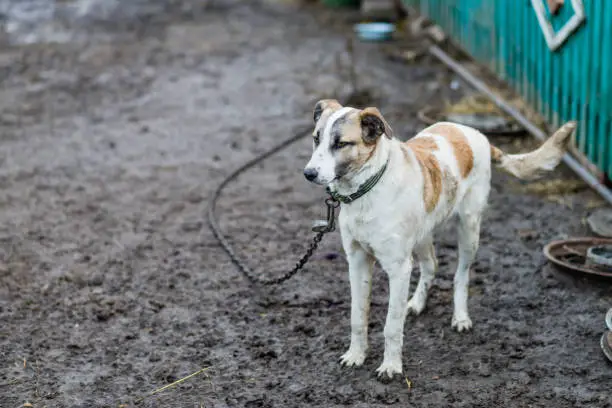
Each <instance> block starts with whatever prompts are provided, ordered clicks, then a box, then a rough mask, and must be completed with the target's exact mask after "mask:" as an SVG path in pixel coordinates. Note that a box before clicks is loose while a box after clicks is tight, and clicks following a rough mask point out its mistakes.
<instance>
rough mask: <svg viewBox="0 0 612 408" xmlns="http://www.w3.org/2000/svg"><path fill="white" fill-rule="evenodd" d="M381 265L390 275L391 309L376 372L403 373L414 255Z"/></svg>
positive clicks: (388, 312)
mask: <svg viewBox="0 0 612 408" xmlns="http://www.w3.org/2000/svg"><path fill="white" fill-rule="evenodd" d="M409 253H410V252H409ZM381 266H382V267H383V269H384V270H385V271H386V272H387V275H388V276H389V310H388V311H387V320H386V321H385V330H384V334H385V356H384V359H383V362H382V364H381V365H380V367H378V369H377V370H376V372H377V373H378V375H379V376H383V375H387V376H388V377H389V378H392V377H393V375H394V374H401V373H402V345H403V340H404V322H405V321H406V313H407V312H408V292H409V289H410V274H411V272H412V256H411V255H408V256H407V258H406V259H405V260H404V261H392V262H386V263H385V262H383V261H382V260H381Z"/></svg>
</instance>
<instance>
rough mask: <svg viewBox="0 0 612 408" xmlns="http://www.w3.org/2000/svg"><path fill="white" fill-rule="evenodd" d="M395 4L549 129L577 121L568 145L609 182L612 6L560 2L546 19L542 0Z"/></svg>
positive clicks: (609, 0)
mask: <svg viewBox="0 0 612 408" xmlns="http://www.w3.org/2000/svg"><path fill="white" fill-rule="evenodd" d="M403 1H404V3H405V4H406V5H407V6H410V7H412V8H413V9H415V10H417V11H418V12H419V13H420V14H422V15H424V16H426V17H428V18H430V19H431V20H432V21H434V22H436V23H437V24H439V25H440V26H441V27H442V28H443V29H444V30H445V31H446V33H447V34H448V35H449V36H450V37H451V39H452V40H453V41H454V42H455V43H457V44H458V45H459V46H461V47H462V48H463V49H465V50H466V51H467V52H468V53H469V54H471V55H472V56H473V57H474V58H475V59H476V60H477V61H479V62H481V63H483V64H485V65H487V66H488V67H489V68H490V69H491V70H493V71H494V72H495V73H496V74H497V75H498V76H499V77H500V78H501V79H503V80H505V81H506V82H507V83H509V84H510V85H511V86H512V87H513V88H514V89H515V90H516V91H517V92H518V93H519V94H520V95H521V96H522V97H523V98H524V99H525V100H526V101H527V102H528V103H529V104H530V105H531V106H532V107H533V108H535V109H536V110H537V111H538V112H539V113H540V114H541V115H542V116H543V117H544V118H545V119H546V120H547V121H548V122H549V123H550V124H551V125H553V126H554V127H557V126H559V125H561V124H562V123H563V122H565V121H567V120H571V119H575V120H578V121H579V129H578V131H577V132H576V147H577V148H578V150H579V151H580V152H581V153H582V154H583V155H585V156H586V158H587V159H588V160H589V161H590V162H591V163H592V164H594V165H595V166H596V167H597V168H598V169H599V170H600V171H601V172H602V173H603V174H604V175H607V176H608V178H611V179H612V93H611V90H610V87H611V84H612V64H611V61H612V0H585V1H581V0H565V4H564V5H562V6H561V8H560V9H559V12H558V13H557V14H556V15H554V16H553V15H551V13H550V10H549V9H548V4H547V1H546V0H531V1H530V0H403ZM581 11H582V13H581ZM538 14H540V18H541V22H539V20H538ZM581 14H582V15H583V16H584V18H581ZM545 31H548V33H549V38H548V41H547V38H546V37H545V34H544V32H545ZM565 34H568V35H567V36H565ZM563 37H566V40H565V41H561V40H563Z"/></svg>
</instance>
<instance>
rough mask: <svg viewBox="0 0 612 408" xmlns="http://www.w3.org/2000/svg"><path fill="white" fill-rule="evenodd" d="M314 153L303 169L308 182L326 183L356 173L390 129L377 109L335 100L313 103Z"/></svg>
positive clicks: (390, 135) (391, 134)
mask: <svg viewBox="0 0 612 408" xmlns="http://www.w3.org/2000/svg"><path fill="white" fill-rule="evenodd" d="M313 119H314V122H315V128H314V132H313V150H314V151H313V153H312V157H311V158H310V161H309V162H308V164H307V165H306V168H305V169H304V176H305V177H306V179H307V180H308V181H312V182H313V183H317V184H329V183H331V182H332V181H335V180H340V179H342V178H347V177H350V176H351V175H352V174H355V173H357V172H358V171H359V170H360V169H361V168H362V167H363V166H364V165H365V164H366V163H367V162H368V160H369V159H370V158H371V157H372V155H373V154H374V152H375V151H376V146H377V145H378V143H379V141H380V138H381V136H383V135H385V136H386V137H388V138H389V139H390V138H392V137H393V131H392V130H391V128H390V127H389V124H387V121H386V120H385V119H384V118H383V116H382V114H381V113H380V111H379V110H378V109H376V108H366V109H363V110H361V109H355V108H350V107H343V106H342V105H340V103H338V101H336V100H335V99H324V100H321V101H319V102H317V104H316V105H315V108H314V115H313Z"/></svg>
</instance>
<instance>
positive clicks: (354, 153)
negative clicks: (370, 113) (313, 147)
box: [338, 110, 378, 171]
mask: <svg viewBox="0 0 612 408" xmlns="http://www.w3.org/2000/svg"><path fill="white" fill-rule="evenodd" d="M338 130H339V132H340V134H341V135H342V137H341V138H340V141H342V142H349V143H353V146H352V147H350V148H346V149H343V150H341V151H340V153H339V154H340V155H341V156H340V157H339V159H338V162H339V163H341V164H342V166H345V167H346V169H347V170H351V171H356V170H359V169H360V168H361V167H363V165H364V164H366V163H367V162H368V161H369V160H370V159H371V158H372V156H373V155H374V153H375V152H376V147H377V146H378V143H366V142H365V141H364V140H363V137H362V131H361V117H360V114H359V111H358V110H355V111H354V112H351V113H349V114H347V116H346V118H345V120H344V122H343V123H342V124H341V125H340V126H339V129H338Z"/></svg>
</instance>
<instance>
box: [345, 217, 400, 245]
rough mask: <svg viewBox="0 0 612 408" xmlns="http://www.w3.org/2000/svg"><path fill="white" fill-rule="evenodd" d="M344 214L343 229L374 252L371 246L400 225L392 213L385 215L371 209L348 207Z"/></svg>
mask: <svg viewBox="0 0 612 408" xmlns="http://www.w3.org/2000/svg"><path fill="white" fill-rule="evenodd" d="M342 215H344V217H343V218H344V219H343V220H342V222H341V225H342V227H343V228H342V229H344V230H346V232H347V233H348V234H350V236H351V237H352V239H354V240H355V241H357V242H359V244H360V245H361V246H362V247H363V248H364V249H366V250H368V252H372V250H371V248H373V247H376V246H377V241H379V240H381V238H382V237H384V236H387V235H389V233H391V232H392V230H394V229H395V228H397V225H398V224H397V221H398V220H395V222H394V221H393V217H392V216H390V215H391V214H387V215H386V216H383V215H381V214H380V213H374V212H370V211H355V210H353V209H347V211H345V212H344V214H342ZM393 225H395V228H394V227H393Z"/></svg>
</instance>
